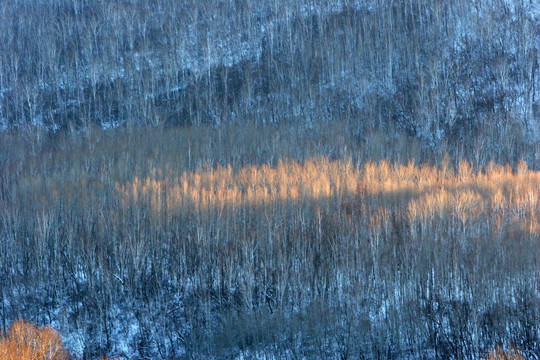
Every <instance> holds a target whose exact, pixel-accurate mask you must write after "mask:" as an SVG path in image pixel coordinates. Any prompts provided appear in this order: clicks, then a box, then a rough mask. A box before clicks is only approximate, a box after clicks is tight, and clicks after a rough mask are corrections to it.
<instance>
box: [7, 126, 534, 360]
mask: <svg viewBox="0 0 540 360" xmlns="http://www.w3.org/2000/svg"><path fill="white" fill-rule="evenodd" d="M349 130H350V129H349V128H348V126H347V124H344V123H336V122H332V123H316V124H315V125H314V126H313V127H312V129H311V130H310V131H309V132H308V131H306V129H305V128H303V127H292V126H277V127H276V126H270V127H255V126H253V127H249V126H241V127H240V126H222V127H219V128H217V129H215V128H206V127H200V128H199V127H193V128H177V129H166V130H164V129H161V128H156V129H151V128H144V129H131V130H126V131H123V130H118V131H113V132H104V131H101V130H92V131H89V132H87V133H86V135H85V136H79V135H73V134H68V133H59V134H40V135H39V136H36V135H38V134H39V133H37V132H36V133H28V132H12V133H2V134H0V136H1V141H0V169H1V171H0V204H1V206H0V236H1V239H2V241H1V243H0V283H1V284H2V287H1V288H0V289H1V291H0V296H1V298H0V322H1V326H2V328H3V329H8V328H9V326H10V324H11V323H12V322H13V321H14V320H16V319H19V318H26V319H29V320H31V321H34V322H36V323H38V324H41V325H52V326H53V327H54V328H56V329H57V330H58V331H59V332H60V334H61V335H62V336H63V337H64V343H65V346H66V347H67V348H68V349H69V350H70V352H71V353H72V354H73V355H75V356H77V357H82V358H90V357H96V356H99V355H102V354H106V355H109V356H131V357H137V358H139V357H140V358H153V359H154V358H163V359H173V358H183V357H186V358H231V357H234V356H237V355H241V354H243V356H247V357H249V356H263V355H264V354H266V355H273V356H278V357H280V358H382V357H390V358H396V357H397V358H399V357H407V356H419V357H424V358H481V357H483V356H487V354H488V352H489V351H491V350H492V349H495V348H496V347H497V346H498V345H502V346H504V347H505V348H506V349H509V346H510V344H515V347H516V348H515V349H516V350H512V351H513V352H515V353H516V354H517V353H518V352H519V354H522V355H523V356H525V357H527V356H529V355H528V354H532V353H538V352H539V351H540V349H539V348H538V343H539V340H540V339H539V332H538V325H537V324H539V323H540V311H539V310H540V308H539V307H538V295H539V290H540V289H539V284H540V283H539V273H538V266H537V265H538V259H539V256H540V246H538V244H539V240H540V197H539V192H538V189H539V188H540V174H539V173H538V172H536V171H534V170H530V169H529V166H528V165H527V163H526V162H524V161H521V162H517V163H512V164H510V165H506V166H502V165H498V164H497V163H495V162H487V163H476V162H475V157H474V156H472V155H473V154H469V155H471V156H470V157H469V161H468V160H466V159H462V158H459V157H456V156H455V155H454V154H452V153H450V154H441V155H440V156H438V155H430V154H429V153H427V152H424V151H422V149H421V147H420V146H419V145H418V143H416V142H415V140H414V139H412V138H410V137H402V138H399V139H392V140H391V141H390V140H387V142H386V143H385V142H384V141H385V137H384V136H382V135H381V134H380V133H373V134H368V135H366V137H365V140H364V141H363V142H358V141H357V137H356V135H354V134H353V133H352V132H351V131H349ZM384 144H386V145H384ZM383 145H384V146H383ZM385 158H386V159H385ZM384 159H385V160H384ZM530 166H531V167H532V168H535V167H537V166H538V164H537V163H536V164H535V163H531V164H530ZM517 349H519V351H518V350H517ZM497 351H499V352H500V351H502V350H497ZM497 351H495V352H493V353H492V355H493V354H495V355H493V356H496V354H497Z"/></svg>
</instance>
